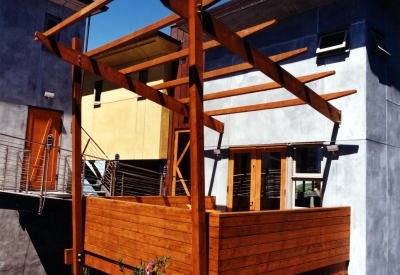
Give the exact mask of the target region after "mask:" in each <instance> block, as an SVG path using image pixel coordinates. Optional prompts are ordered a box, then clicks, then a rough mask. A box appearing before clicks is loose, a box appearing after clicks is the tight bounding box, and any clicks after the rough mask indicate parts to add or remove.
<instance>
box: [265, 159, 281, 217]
mask: <svg viewBox="0 0 400 275" xmlns="http://www.w3.org/2000/svg"><path fill="white" fill-rule="evenodd" d="M280 195H281V153H280V152H264V153H261V210H274V209H280Z"/></svg>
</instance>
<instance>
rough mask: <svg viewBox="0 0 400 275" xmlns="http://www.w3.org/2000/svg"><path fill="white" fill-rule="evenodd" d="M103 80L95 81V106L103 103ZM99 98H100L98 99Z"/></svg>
mask: <svg viewBox="0 0 400 275" xmlns="http://www.w3.org/2000/svg"><path fill="white" fill-rule="evenodd" d="M103 84H104V83H103V80H97V81H95V82H94V88H93V106H94V107H99V106H100V105H101V94H102V92H103ZM96 98H98V99H99V100H96Z"/></svg>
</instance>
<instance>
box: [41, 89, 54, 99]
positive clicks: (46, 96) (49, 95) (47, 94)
mask: <svg viewBox="0 0 400 275" xmlns="http://www.w3.org/2000/svg"><path fill="white" fill-rule="evenodd" d="M43 96H44V97H45V98H46V99H53V98H54V93H50V92H47V91H45V92H44V95H43Z"/></svg>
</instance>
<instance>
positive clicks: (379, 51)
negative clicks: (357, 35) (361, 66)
mask: <svg viewBox="0 0 400 275" xmlns="http://www.w3.org/2000/svg"><path fill="white" fill-rule="evenodd" d="M377 37H379V38H380V39H381V42H382V43H383V47H381V45H380V43H379V42H380V41H378V40H379V39H377ZM372 44H373V48H374V52H375V53H376V54H377V55H379V56H382V57H384V58H388V57H390V56H391V54H390V53H389V51H388V49H387V45H386V36H385V35H384V34H382V33H381V32H380V31H378V30H377V29H372Z"/></svg>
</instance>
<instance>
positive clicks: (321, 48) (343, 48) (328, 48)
mask: <svg viewBox="0 0 400 275" xmlns="http://www.w3.org/2000/svg"><path fill="white" fill-rule="evenodd" d="M347 41H348V30H341V31H335V32H331V33H327V34H323V35H321V36H320V37H319V41H318V48H317V54H318V55H321V54H328V53H329V54H332V53H340V52H348V51H349V48H348V42H347Z"/></svg>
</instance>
